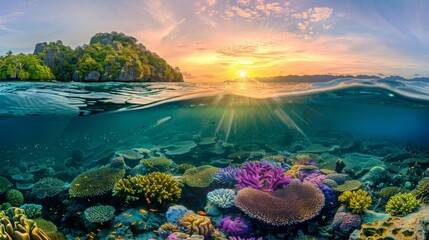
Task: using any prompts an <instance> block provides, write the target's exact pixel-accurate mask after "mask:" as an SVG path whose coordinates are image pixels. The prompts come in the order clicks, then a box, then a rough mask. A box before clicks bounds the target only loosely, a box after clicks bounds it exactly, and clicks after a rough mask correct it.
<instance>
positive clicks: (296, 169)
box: [285, 164, 302, 178]
mask: <svg viewBox="0 0 429 240" xmlns="http://www.w3.org/2000/svg"><path fill="white" fill-rule="evenodd" d="M301 166H302V165H297V164H296V165H293V166H292V167H291V168H290V169H289V170H287V171H286V173H285V175H287V176H291V177H293V178H299V175H300V173H299V168H300V167H301Z"/></svg>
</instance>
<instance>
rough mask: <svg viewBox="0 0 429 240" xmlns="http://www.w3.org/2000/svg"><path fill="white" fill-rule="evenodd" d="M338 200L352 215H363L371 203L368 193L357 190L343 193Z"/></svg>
mask: <svg viewBox="0 0 429 240" xmlns="http://www.w3.org/2000/svg"><path fill="white" fill-rule="evenodd" d="M338 200H339V201H340V202H342V203H344V204H345V206H346V208H347V209H349V210H350V211H352V212H353V213H358V214H359V213H363V211H365V210H366V209H368V207H369V206H370V205H371V203H372V198H371V196H370V195H369V194H368V192H366V191H364V190H362V189H359V190H357V191H345V192H343V193H342V194H341V195H340V196H339V197H338Z"/></svg>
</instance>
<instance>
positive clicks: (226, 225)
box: [216, 216, 250, 236]
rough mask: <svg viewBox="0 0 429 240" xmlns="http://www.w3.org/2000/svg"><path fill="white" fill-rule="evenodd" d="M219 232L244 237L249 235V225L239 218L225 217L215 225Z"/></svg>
mask: <svg viewBox="0 0 429 240" xmlns="http://www.w3.org/2000/svg"><path fill="white" fill-rule="evenodd" d="M216 227H217V228H219V230H220V231H221V232H223V233H225V234H227V235H231V236H245V235H248V234H249V233H250V226H249V224H248V223H247V222H246V221H244V220H243V219H241V218H240V217H236V218H233V217H231V216H226V217H224V218H222V219H221V220H220V222H219V223H218V224H217V225H216Z"/></svg>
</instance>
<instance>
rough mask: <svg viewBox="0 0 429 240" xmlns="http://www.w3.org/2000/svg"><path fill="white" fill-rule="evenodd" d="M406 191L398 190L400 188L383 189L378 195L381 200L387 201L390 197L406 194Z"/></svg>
mask: <svg viewBox="0 0 429 240" xmlns="http://www.w3.org/2000/svg"><path fill="white" fill-rule="evenodd" d="M407 192H408V190H406V189H403V188H400V187H394V186H392V187H384V188H382V189H381V190H380V192H379V195H380V197H381V198H382V199H384V200H388V199H390V198H391V197H393V196H395V195H396V194H398V193H407Z"/></svg>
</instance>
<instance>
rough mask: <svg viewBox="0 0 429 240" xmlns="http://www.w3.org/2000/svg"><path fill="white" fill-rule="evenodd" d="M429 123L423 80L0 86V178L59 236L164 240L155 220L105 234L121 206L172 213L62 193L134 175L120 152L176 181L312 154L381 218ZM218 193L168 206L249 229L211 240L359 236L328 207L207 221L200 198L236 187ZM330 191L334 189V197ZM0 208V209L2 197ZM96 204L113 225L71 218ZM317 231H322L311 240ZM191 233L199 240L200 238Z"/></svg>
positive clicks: (406, 176) (413, 180) (410, 182)
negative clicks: (39, 188)
mask: <svg viewBox="0 0 429 240" xmlns="http://www.w3.org/2000/svg"><path fill="white" fill-rule="evenodd" d="M428 122H429V83H427V82H423V81H407V80H383V79H350V78H347V79H336V80H333V81H329V82H318V83H306V82H299V83H278V82H277V83H268V82H255V81H251V80H242V81H237V82H225V83H223V82H222V83H47V82H0V136H1V138H0V159H1V160H0V163H1V166H0V176H3V177H5V178H7V179H8V180H9V181H10V182H11V183H12V185H13V186H11V188H14V189H18V190H19V191H21V192H22V193H23V196H24V197H25V201H24V202H25V203H34V204H40V205H42V206H43V209H44V210H43V214H42V216H43V218H45V219H46V220H49V221H51V222H53V223H54V224H55V225H57V229H58V231H59V232H61V233H62V234H64V236H66V237H67V239H77V238H80V239H85V238H88V239H156V238H158V239H166V238H167V236H168V234H166V235H165V236H164V235H163V236H161V235H160V234H158V235H157V234H155V233H154V231H158V228H160V226H161V224H162V222H163V221H161V220H160V221H159V222H157V223H156V224H152V225H150V226H151V227H150V228H148V229H140V230H135V229H134V228H133V227H129V228H130V229H131V230H130V232H127V234H128V235H126V234H125V233H123V234H122V233H119V231H115V227H114V226H113V225H115V226H116V224H118V221H120V220H119V217H120V216H121V213H122V212H124V211H127V209H128V210H130V209H139V208H142V209H143V208H144V209H146V210H147V211H149V207H152V208H156V211H153V212H150V214H155V215H156V214H159V215H156V216H155V215H154V216H155V217H158V218H159V219H162V220H164V218H165V216H164V215H163V214H164V213H165V212H166V211H167V208H168V207H169V206H171V204H158V205H156V206H152V205H151V204H150V203H148V202H146V201H137V202H135V203H133V204H134V205H133V204H131V205H129V203H128V202H126V203H125V200H121V198H120V197H118V196H112V192H111V191H110V192H108V193H105V194H104V195H101V196H102V197H101V198H100V197H82V198H79V197H77V198H74V197H73V196H71V195H72V194H70V190H69V188H70V184H73V181H74V180H75V179H76V177H77V176H78V175H79V174H82V173H85V172H86V171H89V170H93V169H98V168H100V167H102V166H105V165H108V164H111V161H112V158H115V157H123V158H124V161H125V166H124V168H125V169H126V174H125V175H135V172H136V171H137V170H136V167H137V166H139V165H141V164H130V163H129V161H133V159H132V157H130V156H129V153H127V154H128V155H127V154H125V153H124V150H130V151H134V152H135V153H138V154H139V155H140V157H137V158H140V159H152V158H153V157H160V156H161V157H165V158H167V159H171V160H172V161H173V163H172V165H171V166H169V167H168V168H163V169H162V171H161V170H159V169H158V170H159V172H164V173H168V174H172V175H174V176H175V177H180V176H182V175H183V172H181V171H180V170H181V168H180V167H178V166H181V167H183V169H185V167H186V165H190V166H193V167H198V166H202V165H211V166H214V167H217V168H218V169H222V168H226V167H228V166H235V167H241V166H244V165H246V164H247V163H248V162H251V161H261V160H262V159H265V160H266V159H269V158H270V157H274V156H282V159H283V160H281V161H280V162H282V163H284V164H283V165H281V166H282V167H283V170H284V171H287V170H290V169H291V168H292V167H293V165H294V164H296V162H291V160H290V159H291V158H292V157H293V156H297V155H299V154H301V155H302V154H315V155H318V156H320V158H321V160H320V159H319V160H320V161H317V162H318V163H317V164H312V165H317V167H318V169H319V170H320V169H329V170H331V171H338V166H336V163H338V160H339V159H341V161H343V162H344V163H345V168H344V169H345V170H347V171H345V170H344V171H343V172H342V173H341V174H346V175H348V176H347V178H349V179H353V180H357V181H360V182H361V184H362V187H361V189H364V190H366V191H368V193H369V194H370V195H371V196H372V197H373V202H372V205H371V207H370V208H369V209H370V210H373V211H376V212H380V213H381V212H383V213H384V212H385V210H384V206H383V202H381V203H380V202H379V203H378V205H376V204H377V201H378V199H379V195H377V194H379V192H380V190H381V189H382V188H384V187H387V186H394V187H398V188H404V189H407V191H411V190H413V189H414V188H416V187H417V185H418V183H419V181H421V180H422V179H423V178H424V177H428V176H429V171H428V170H427V168H428V164H429V161H428V160H427V159H428V158H429V127H428ZM142 149H145V150H144V151H143V150H142ZM127 158H128V159H127ZM140 159H138V160H137V162H138V161H139V160H140ZM276 159H277V158H276ZM409 159H417V160H414V162H413V160H409ZM313 160H314V159H313ZM73 161H78V162H75V163H73ZM134 161H136V160H135V159H134ZM313 162H316V161H313ZM136 165H137V166H136ZM337 165H338V164H337ZM273 166H274V165H273ZM276 166H277V165H276ZM146 167H147V166H146ZM374 167H381V168H383V171H382V175H383V176H385V180H380V179H377V180H376V179H369V177H368V173H370V172H371V169H373V168H374ZM410 168H415V169H413V170H410ZM133 171H134V172H133ZM149 172H151V171H150V170H147V171H143V172H141V175H144V174H147V173H149ZM325 172H327V171H325ZM331 174H332V173H331ZM399 176H401V177H399ZM47 177H49V178H56V179H61V180H62V181H63V182H64V183H65V185H64V189H63V191H62V192H60V193H58V195H57V194H56V195H55V196H49V197H46V198H39V197H38V196H36V195H35V193H34V191H33V190H32V187H34V184H36V183H38V182H39V181H40V180H42V179H43V178H47ZM23 179H24V180H23ZM300 180H301V181H303V180H302V179H300ZM182 184H183V183H182ZM222 184H225V183H222V182H216V181H213V183H212V184H211V185H210V186H207V187H205V188H200V189H197V190H195V188H193V187H194V186H191V185H192V184H186V181H185V184H183V185H182V198H181V199H179V200H176V201H172V202H174V203H177V204H181V205H183V206H185V207H187V208H189V209H190V210H193V211H194V212H195V213H196V212H197V211H204V212H201V214H200V215H201V216H207V217H210V218H211V221H212V225H213V226H216V225H217V224H218V222H219V219H217V220H216V217H218V218H221V217H219V216H223V217H224V216H226V215H228V213H229V212H230V211H232V212H234V214H236V216H238V215H239V216H241V217H242V218H246V219H247V220H246V221H247V222H248V223H249V224H250V225H251V226H252V227H251V228H252V229H253V231H252V232H250V233H246V234H242V235H240V234H237V233H231V232H227V231H226V230H224V231H222V227H221V226H220V227H219V226H218V227H217V228H216V229H217V230H216V231H220V232H222V234H223V237H224V239H228V237H229V239H239V237H242V238H241V239H250V238H251V237H253V238H254V239H258V238H262V239H295V238H296V239H298V237H304V236H309V237H315V238H314V239H347V237H348V236H349V235H350V234H351V232H352V231H353V230H355V229H356V231H357V232H359V230H360V226H356V227H354V228H352V229H351V230H348V231H346V230H344V229H341V228H338V226H337V227H336V225H335V224H333V223H332V219H333V216H334V215H335V213H336V211H337V209H338V207H339V206H340V205H341V204H340V203H338V202H337V203H336V204H337V205H336V206H337V207H336V208H332V209H330V210H329V211H327V213H324V214H325V217H324V218H323V219H322V218H321V217H320V214H319V215H317V216H315V218H310V219H308V220H307V219H306V220H305V221H300V222H298V223H297V224H295V223H293V224H285V225H286V226H283V225H281V226H277V225H276V224H270V222H269V221H268V220H264V219H262V220H261V217H259V218H258V217H255V216H254V215H252V214H249V213H248V212H246V211H245V210H242V209H241V208H240V207H239V205H237V206H232V208H233V210H227V211H225V210H224V209H221V211H220V212H221V213H220V214H219V215H216V217H215V216H214V215H213V216H211V215H210V214H208V215H206V214H207V213H206V212H207V208H204V207H205V206H206V204H207V201H206V198H207V193H208V192H210V191H212V190H214V189H217V188H228V187H229V188H231V189H234V191H235V192H237V191H238V190H239V189H241V188H240V187H237V186H235V185H229V186H227V185H228V184H226V185H222ZM234 186H235V187H234ZM286 189H287V187H286ZM333 189H334V188H333ZM340 194H341V192H335V195H336V197H338V196H339V195H340ZM3 195H4V194H3ZM3 195H2V196H3ZM103 196H104V197H103ZM106 196H108V197H107V198H106ZM325 197H326V196H325ZM2 199H3V202H6V201H7V198H5V196H3V198H2ZM70 199H71V200H70ZM326 201H327V200H326ZM54 202H55V203H54ZM99 204H104V205H111V206H113V207H114V208H115V214H114V215H115V216H116V217H114V218H112V219H111V220H108V221H106V222H109V221H110V223H111V224H104V225H97V224H98V223H94V222H92V224H91V223H88V219H86V220H85V219H83V218H84V217H83V214H82V215H80V216H78V215H76V213H77V212H84V211H85V209H87V208H89V207H91V206H96V205H99ZM384 204H385V203H384ZM70 205H74V207H73V208H71V207H70ZM52 209H54V210H52ZM416 209H418V208H416ZM415 211H417V210H415ZM53 212H56V213H55V214H54V213H53ZM140 212H143V211H140ZM199 213H200V212H199ZM203 213H204V214H203ZM142 221H149V220H147V219H146V220H142ZM76 222H81V223H76ZM316 222H317V224H316ZM147 225H148V226H149V223H147ZM178 225H179V230H177V231H178V232H182V233H183V234H189V235H191V234H190V233H189V231H187V230H186V227H183V226H181V225H180V224H179V223H178ZM180 226H181V227H182V228H180ZM309 226H312V228H310V227H309ZM318 227H319V228H322V227H325V228H330V230H326V232H327V233H326V234H324V235H323V236H322V235H321V233H320V231H321V230H320V229H319V230H317V229H318ZM249 228H250V227H249ZM315 229H316V230H315ZM124 231H125V230H124ZM212 232H215V228H213V230H212ZM357 232H356V233H355V234H357ZM171 233H172V232H171ZM193 233H194V234H195V235H200V236H205V238H206V239H209V237H210V236H209V235H207V234H206V233H203V232H200V233H198V232H197V233H195V232H193ZM88 234H90V235H91V236H92V238H91V237H88V236H89V235H88ZM115 234H117V235H115ZM120 234H122V235H120ZM130 234H131V235H130ZM211 234H212V233H211ZM234 234H235V235H234ZM131 236H132V237H131ZM345 236H346V238H344V237H345ZM211 237H212V238H213V239H215V238H214V237H213V235H211ZM169 239H174V238H169ZM178 239H179V238H178ZM197 239H198V238H197ZM200 239H202V238H200ZM217 239H222V238H217ZM302 239H304V238H302ZM308 239H313V238H308ZM356 239H357V238H356ZM398 239H399V238H398Z"/></svg>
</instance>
